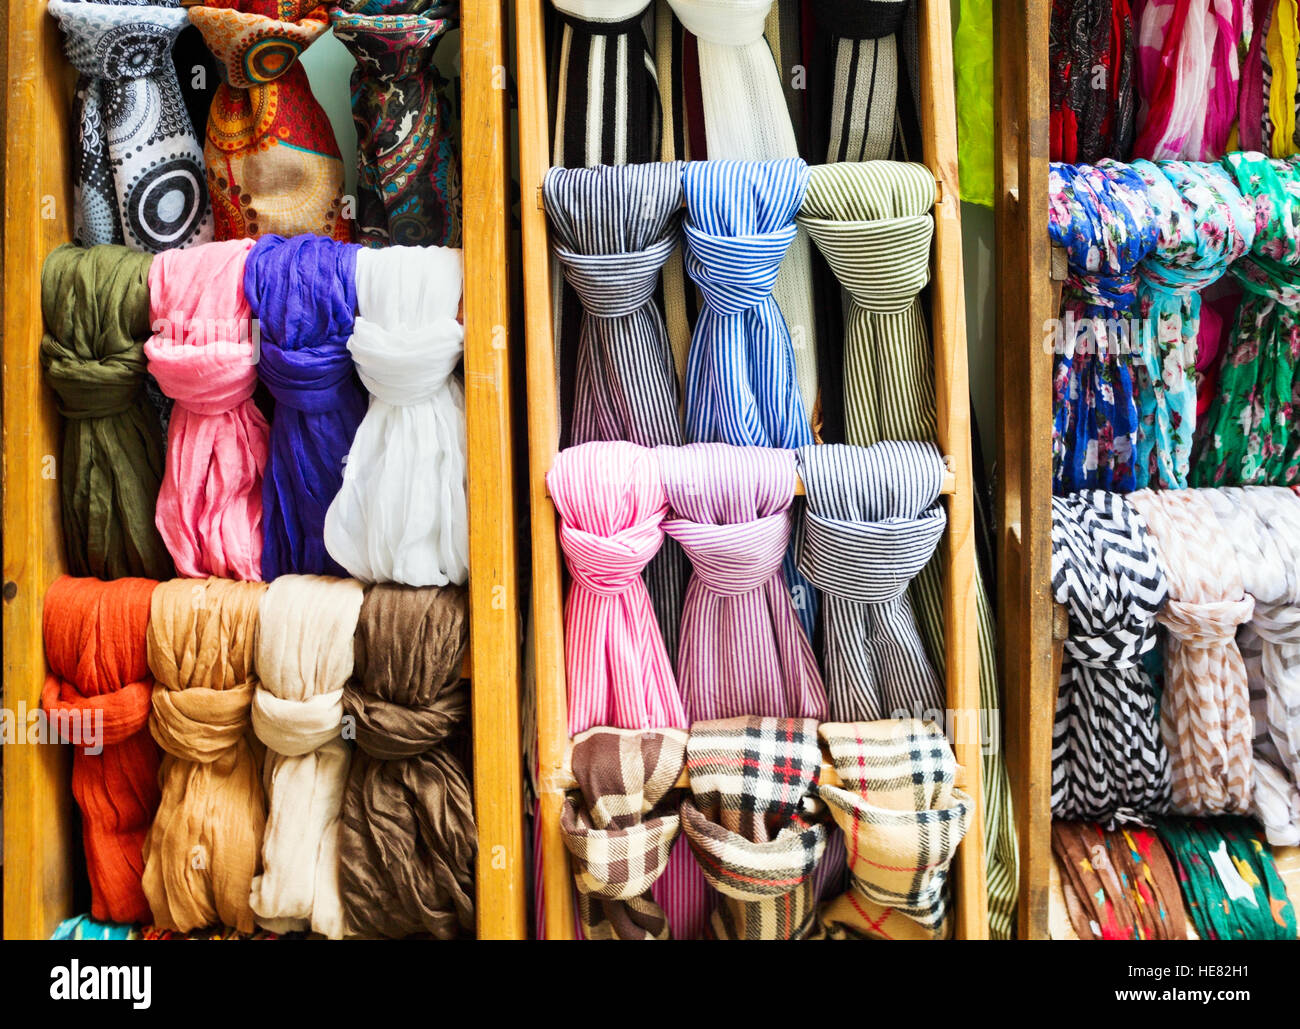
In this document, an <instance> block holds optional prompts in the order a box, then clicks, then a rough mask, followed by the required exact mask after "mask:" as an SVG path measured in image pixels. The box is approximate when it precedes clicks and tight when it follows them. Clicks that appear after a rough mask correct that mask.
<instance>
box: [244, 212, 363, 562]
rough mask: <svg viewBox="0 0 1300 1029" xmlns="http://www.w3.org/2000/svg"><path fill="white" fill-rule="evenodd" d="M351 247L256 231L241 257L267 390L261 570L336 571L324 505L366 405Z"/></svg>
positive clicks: (354, 260)
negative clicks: (356, 366) (355, 335)
mask: <svg viewBox="0 0 1300 1029" xmlns="http://www.w3.org/2000/svg"><path fill="white" fill-rule="evenodd" d="M357 249H358V248H357V247H355V246H353V245H352V244H350V243H335V242H334V241H333V240H331V239H324V238H322V237H320V236H295V237H294V238H293V239H285V238H284V237H283V236H263V237H262V238H261V239H260V240H259V241H258V242H257V245H256V246H254V247H253V249H252V250H251V251H249V254H248V263H247V264H245V266H244V294H245V296H247V297H248V304H249V307H250V308H251V309H252V312H253V316H254V317H255V318H257V320H258V323H259V326H260V328H261V343H262V346H261V350H260V352H259V355H258V362H257V375H258V378H259V379H261V381H262V382H263V383H264V384H265V385H266V387H267V388H268V389H269V390H270V391H271V395H272V396H273V397H275V418H274V419H273V420H272V422H271V435H270V441H269V442H270V456H269V457H268V459H267V462H266V476H265V478H264V479H263V480H262V538H263V543H262V577H263V578H264V579H266V580H267V581H268V582H269V581H270V580H271V579H274V578H275V577H276V576H277V575H284V574H285V573H287V572H304V573H309V574H314V573H328V574H331V575H335V574H336V575H342V574H343V569H342V568H341V567H340V566H339V565H338V563H337V562H336V561H334V560H333V558H331V557H330V556H329V554H327V553H326V552H325V540H324V526H325V512H326V510H327V509H328V507H329V505H330V502H331V501H332V500H333V499H334V496H335V494H337V493H338V491H339V487H340V486H341V485H342V483H343V461H344V459H345V458H346V457H347V453H348V447H350V446H351V445H352V437H353V436H354V435H355V434H356V431H357V426H358V425H359V424H361V419H362V417H363V416H364V415H365V413H366V397H365V393H364V392H362V390H361V387H360V386H358V385H357V380H356V377H355V375H354V374H353V370H352V355H351V354H349V353H348V350H347V340H348V337H349V336H350V335H351V334H352V331H353V318H354V317H355V315H356V308H357V294H356V263H357Z"/></svg>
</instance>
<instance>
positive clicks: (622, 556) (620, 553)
mask: <svg viewBox="0 0 1300 1029" xmlns="http://www.w3.org/2000/svg"><path fill="white" fill-rule="evenodd" d="M663 538H664V534H663V529H662V528H661V526H660V519H658V518H654V519H652V520H648V521H644V522H641V523H639V524H637V525H632V526H630V527H628V528H627V529H624V530H622V531H620V532H617V533H615V534H614V535H612V536H599V535H595V534H593V533H589V532H583V531H582V530H581V529H577V528H575V527H574V526H572V525H570V524H569V523H568V522H565V523H564V524H563V525H562V526H561V527H560V547H561V548H562V549H563V550H564V558H565V561H566V562H567V563H568V565H569V572H570V573H571V574H572V575H573V578H574V580H575V581H576V582H578V583H580V584H581V585H582V587H583V588H584V589H588V590H591V592H592V593H595V594H597V595H599V596H603V597H617V596H619V595H621V594H623V593H626V592H627V590H628V588H629V587H630V586H631V585H632V583H633V582H638V581H640V575H641V570H642V569H643V568H645V566H646V565H647V564H648V563H649V562H650V559H651V558H653V557H654V556H655V554H656V553H657V552H658V550H659V547H660V546H661V545H662V543H663Z"/></svg>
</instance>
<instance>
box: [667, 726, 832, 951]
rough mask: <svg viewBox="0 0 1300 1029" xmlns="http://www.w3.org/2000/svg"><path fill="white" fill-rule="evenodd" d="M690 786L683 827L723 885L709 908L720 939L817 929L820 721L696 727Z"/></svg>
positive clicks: (689, 756)
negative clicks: (715, 903) (815, 885)
mask: <svg viewBox="0 0 1300 1029" xmlns="http://www.w3.org/2000/svg"><path fill="white" fill-rule="evenodd" d="M686 770H687V772H688V774H689V775H690V780H691V795H690V796H689V797H687V798H686V799H684V800H683V801H682V806H681V819H682V828H683V830H684V831H685V833H686V839H687V841H688V842H689V844H690V848H691V853H693V854H694V855H695V860H696V861H697V862H698V863H699V866H700V869H701V870H702V871H703V872H704V877H705V878H706V879H707V880H708V882H709V885H710V886H712V887H713V888H714V889H715V890H717V891H718V893H719V894H720V898H719V903H718V907H717V909H716V910H715V911H714V912H713V914H712V915H711V916H710V917H709V929H710V935H711V936H712V937H713V938H715V939H720V940H801V939H805V938H806V937H807V936H808V934H809V933H810V932H811V931H812V928H813V925H814V922H815V916H816V897H815V895H814V891H813V882H812V873H813V868H814V866H815V865H816V864H817V861H818V860H819V859H820V857H821V854H822V849H823V848H824V846H825V843H826V826H825V824H824V822H823V821H822V820H821V817H822V815H823V814H824V812H823V810H822V805H821V803H820V802H819V801H818V800H817V799H816V798H815V796H814V795H813V789H814V787H816V785H817V777H818V775H819V774H820V773H821V749H820V747H819V746H818V745H817V724H816V723H815V722H814V721H813V720H812V719H807V718H760V717H757V716H754V715H750V716H747V717H743V718H729V719H723V720H721V721H700V722H696V723H695V724H694V725H692V726H691V736H690V739H689V740H688V741H687V744H686Z"/></svg>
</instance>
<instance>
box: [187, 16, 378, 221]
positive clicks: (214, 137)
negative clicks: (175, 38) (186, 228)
mask: <svg viewBox="0 0 1300 1029" xmlns="http://www.w3.org/2000/svg"><path fill="white" fill-rule="evenodd" d="M343 6H345V7H350V6H355V4H354V2H352V0H345V3H344V4H343ZM189 14H190V20H191V21H192V22H193V23H194V24H195V25H196V26H197V27H198V29H199V31H200V32H202V33H203V39H204V42H206V43H207V44H208V49H210V50H211V51H212V53H213V55H214V56H215V57H216V58H217V60H218V61H220V62H221V65H222V68H223V81H222V82H221V84H220V85H218V86H217V92H216V95H215V96H214V97H213V99H212V110H211V112H210V113H209V115H208V127H207V139H206V140H205V141H204V144H203V159H204V161H205V162H206V164H207V169H208V190H209V192H210V193H211V195H212V213H213V216H214V218H215V220H216V235H217V239H242V238H244V237H246V236H253V237H256V236H262V235H268V234H271V233H278V234H280V235H282V236H296V235H299V234H300V233H304V232H312V233H316V234H318V235H322V236H332V237H333V238H335V239H338V240H342V241H345V242H346V241H347V240H349V239H351V238H352V227H351V224H350V223H349V221H348V219H347V218H346V217H344V213H343V159H342V158H341V157H340V156H339V148H338V144H337V143H336V142H335V141H334V130H333V129H332V128H331V127H330V123H329V119H328V118H327V117H326V116H325V111H324V110H323V109H322V108H321V106H320V104H319V103H318V102H317V100H316V98H315V96H314V95H313V94H312V91H311V86H310V84H309V83H308V82H307V73H306V72H305V71H303V68H302V63H301V62H300V61H299V60H298V58H299V57H300V56H301V55H302V52H303V51H304V50H306V49H307V47H309V46H310V45H311V44H312V43H314V42H315V41H316V40H317V39H319V38H320V37H321V36H322V35H324V34H325V32H326V31H328V30H329V15H328V14H327V13H326V11H325V8H324V7H323V6H317V4H316V0H214V2H210V3H209V4H207V5H205V6H202V7H191V8H190V9H189Z"/></svg>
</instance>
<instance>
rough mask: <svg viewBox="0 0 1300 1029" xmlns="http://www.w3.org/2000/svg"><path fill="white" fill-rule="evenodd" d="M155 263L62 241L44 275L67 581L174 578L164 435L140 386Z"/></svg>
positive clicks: (44, 358) (44, 351)
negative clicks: (162, 508) (161, 505)
mask: <svg viewBox="0 0 1300 1029" xmlns="http://www.w3.org/2000/svg"><path fill="white" fill-rule="evenodd" d="M151 261H152V258H150V257H149V256H148V255H146V254H135V253H132V252H131V251H129V250H127V249H125V248H124V247H117V246H99V247H92V248H90V249H89V250H85V249H82V248H80V247H75V246H71V245H67V244H65V245H64V246H61V247H56V248H55V249H54V250H53V251H52V252H51V253H50V256H49V257H47V258H46V259H45V264H44V266H43V267H42V269H41V312H42V314H43V315H44V317H45V335H44V336H43V337H42V338H41V351H40V357H41V368H42V370H43V371H44V373H45V381H46V382H48V383H49V384H50V386H51V387H52V388H53V389H54V392H55V395H56V396H57V398H58V405H59V413H60V414H61V415H62V416H63V418H64V427H63V453H62V467H61V468H60V469H59V476H58V478H59V500H60V513H61V515H62V528H63V552H64V557H65V560H66V561H67V565H68V569H69V571H70V572H71V573H72V574H73V575H78V576H87V575H93V576H95V577H96V578H100V579H118V578H123V577H127V576H145V577H147V578H153V579H162V578H169V577H170V576H171V574H172V561H171V557H170V555H168V553H167V548H166V547H165V546H164V545H163V541H162V537H161V536H160V535H159V534H158V529H157V528H156V526H155V525H154V519H153V511H154V505H155V504H156V503H157V499H158V487H159V485H160V483H161V480H162V473H163V455H162V433H161V431H160V429H159V425H158V415H157V413H156V411H155V410H154V409H153V407H152V406H150V404H149V402H148V401H147V399H146V398H145V394H144V388H143V387H144V380H145V355H144V346H143V340H144V339H145V338H146V337H147V336H148V334H149V288H148V284H147V280H148V275H149V265H150V262H151Z"/></svg>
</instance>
